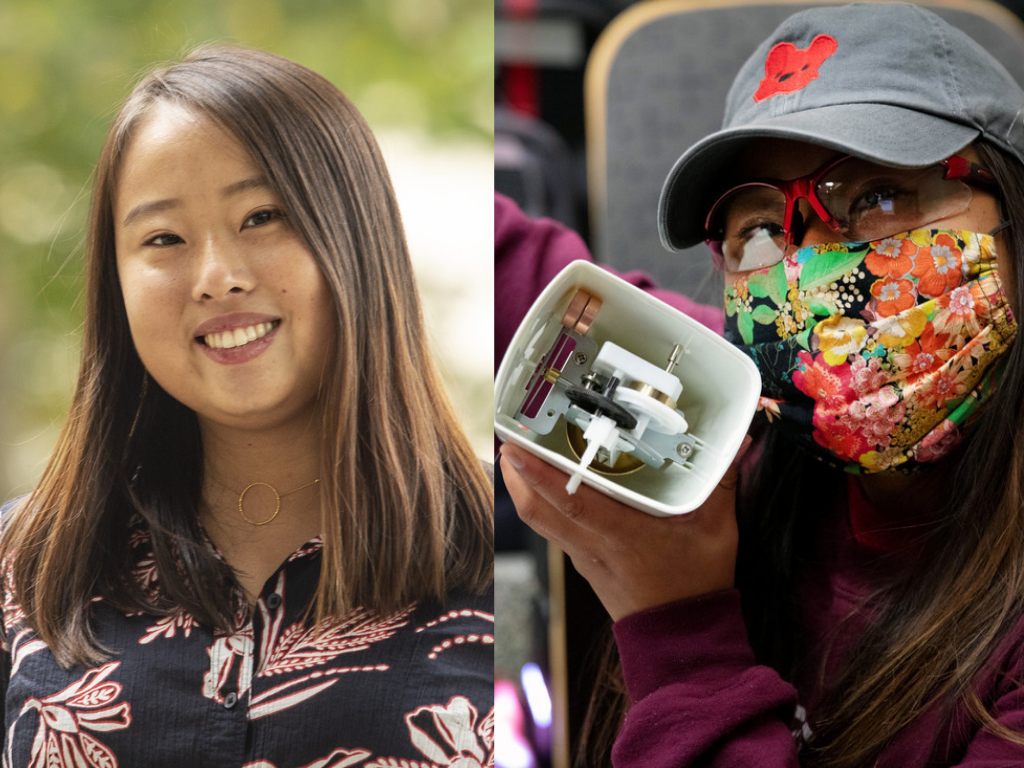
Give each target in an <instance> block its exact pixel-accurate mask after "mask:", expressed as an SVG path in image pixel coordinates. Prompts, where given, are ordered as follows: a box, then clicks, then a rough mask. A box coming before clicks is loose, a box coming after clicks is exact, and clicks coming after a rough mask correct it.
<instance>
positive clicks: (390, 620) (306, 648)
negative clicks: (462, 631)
mask: <svg viewBox="0 0 1024 768" xmlns="http://www.w3.org/2000/svg"><path fill="white" fill-rule="evenodd" d="M274 592H275V593H277V594H278V595H285V594H286V592H285V572H284V571H281V573H280V574H279V575H278V578H277V584H276V586H275V588H274ZM257 605H258V608H259V611H260V615H261V617H262V619H263V631H262V633H261V636H260V659H261V660H262V661H261V664H260V668H259V669H258V670H257V671H256V675H257V676H259V677H264V678H265V677H272V676H274V675H285V674H288V673H291V672H301V671H303V670H307V669H311V668H313V667H324V666H327V665H329V664H330V663H331V662H333V661H335V660H336V659H337V658H338V657H339V656H342V655H344V654H351V653H357V652H359V651H365V650H367V649H368V648H369V647H370V646H371V645H373V644H374V643H379V642H381V641H383V640H387V639H388V638H390V637H393V636H394V634H395V633H396V632H397V631H398V630H399V629H400V628H401V627H404V626H405V625H406V624H408V616H409V614H410V613H411V612H412V610H413V608H414V607H415V606H410V607H409V608H407V609H405V610H404V611H401V612H399V613H396V614H393V615H391V616H385V617H383V618H381V617H378V616H374V615H373V614H371V613H370V612H368V611H366V610H364V609H362V608H356V609H354V610H353V611H351V612H350V613H349V614H348V615H347V616H344V617H342V618H340V619H329V620H327V621H325V622H323V623H322V624H321V625H320V627H319V628H318V629H316V630H314V629H313V628H310V627H307V626H305V625H304V624H302V623H294V624H290V625H288V626H287V627H285V626H284V616H285V610H284V603H282V604H281V605H280V606H279V607H278V608H277V609H275V610H271V609H270V608H268V607H267V605H266V603H265V602H264V601H263V600H262V599H260V600H259V601H258V603H257ZM245 633H248V634H247V635H246V634H245ZM232 638H238V639H237V640H236V641H235V642H234V643H232ZM209 650H210V672H208V673H207V674H206V676H205V677H204V685H203V695H204V696H206V697H207V698H212V699H214V700H215V701H218V702H223V696H222V694H221V690H222V689H223V687H224V685H225V684H226V683H227V682H228V680H229V679H230V675H231V669H232V668H233V666H234V664H235V662H236V661H239V664H240V666H239V673H238V686H237V688H236V689H235V690H236V691H237V694H238V696H239V697H241V696H243V695H244V694H245V693H246V692H248V691H249V688H250V687H251V683H252V677H253V671H252V663H253V651H254V646H253V640H252V623H251V622H250V623H249V624H247V625H246V628H245V630H243V631H242V632H238V633H235V634H233V635H229V636H226V637H222V638H219V639H218V640H217V642H216V643H214V645H213V646H212V647H211V648H210V649H209ZM388 669H389V666H388V665H387V664H375V665H363V666H345V667H339V666H331V667H329V668H328V669H318V670H317V672H316V674H315V675H314V674H308V675H303V676H302V677H298V678H295V679H292V680H288V681H287V682H284V683H282V684H281V685H278V686H275V687H273V688H270V689H268V690H266V691H263V692H262V693H260V694H258V695H256V696H253V697H252V700H251V701H250V702H249V720H258V719H259V718H261V717H266V716H267V715H272V714H274V713H275V712H281V711H283V710H285V709H288V708H289V707H294V706H295V705H296V704H299V703H301V702H303V701H305V700H306V699H309V698H312V697H313V696H315V695H316V694H318V693H320V692H321V691H324V690H327V689H328V688H330V687H331V686H332V685H334V684H335V683H336V682H337V680H324V678H325V677H329V676H336V675H341V674H346V673H349V672H385V671H387V670H388Z"/></svg>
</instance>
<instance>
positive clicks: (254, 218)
mask: <svg viewBox="0 0 1024 768" xmlns="http://www.w3.org/2000/svg"><path fill="white" fill-rule="evenodd" d="M283 218H284V214H283V213H281V212H280V211H276V210H274V209H273V208H267V209H264V210H262V211H256V213H254V214H252V215H251V216H250V217H249V218H247V219H246V220H245V222H244V223H243V224H242V228H243V229H245V228H246V227H259V226H262V225H263V224H267V223H269V222H271V221H273V220H274V219H283Z"/></svg>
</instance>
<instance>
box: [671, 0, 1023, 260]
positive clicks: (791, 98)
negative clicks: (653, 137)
mask: <svg viewBox="0 0 1024 768" xmlns="http://www.w3.org/2000/svg"><path fill="white" fill-rule="evenodd" d="M1022 119H1024V91H1022V90H1021V87H1020V86H1019V85H1018V84H1017V82H1016V81H1015V80H1014V79H1013V77H1012V76H1011V75H1010V74H1009V73H1008V72H1007V71H1006V70H1005V69H1004V68H1003V66H1002V65H1001V64H1000V63H999V62H998V61H996V60H995V59H994V58H993V57H992V56H991V55H990V54H989V53H988V52H987V51H986V50H985V49H984V48H983V47H982V46H980V45H979V44H978V43H976V42H975V41H974V40H972V39H971V38H970V37H968V36H967V35H966V34H965V33H963V32H961V31H960V30H958V29H956V28H954V27H952V26H950V25H949V24H948V23H946V22H945V21H943V20H942V19H940V18H939V17H938V16H936V15H935V14H934V13H932V12H930V11H928V10H925V9H924V8H921V7H920V6H916V5H911V4H909V3H858V4H854V5H845V6H832V7H824V8H812V9H809V10H806V11H802V12H800V13H797V14H795V15H793V16H790V17H789V18H788V19H787V20H786V21H784V22H783V23H782V25H781V26H780V27H779V28H778V29H777V30H775V32H774V33H773V34H772V36H771V37H769V38H768V39H767V40H766V41H765V42H763V43H762V44H761V45H760V46H759V47H758V49H757V50H756V51H755V52H754V54H753V55H752V56H751V57H750V58H749V59H748V60H747V62H746V63H745V64H744V65H743V67H742V69H740V71H739V74H738V75H737V76H736V79H735V80H734V81H733V85H732V88H731V89H730V90H729V96H728V99H727V101H726V107H725V118H724V121H723V124H722V129H721V130H719V131H717V132H716V133H713V134H711V135H710V136H707V137H706V138H704V139H702V140H701V141H699V142H697V144H695V145H694V146H692V147H691V148H690V149H688V150H687V151H686V152H685V153H684V154H683V155H682V156H681V157H680V158H679V159H678V160H677V161H676V163H675V165H674V166H673V167H672V170H671V171H670V172H669V174H668V178H667V179H666V180H665V185H664V187H663V188H662V191H661V201H660V203H659V205H658V229H659V231H660V234H661V241H662V243H663V244H664V245H665V247H666V248H668V249H669V250H680V249H682V248H687V247H689V246H691V245H696V244H697V243H699V242H700V241H702V240H703V239H704V218H705V216H706V215H707V209H708V208H709V207H710V205H711V204H712V203H713V202H714V200H715V199H716V197H717V195H719V194H721V193H722V192H724V191H725V190H724V189H723V185H724V183H725V181H726V178H727V176H728V170H729V166H730V164H731V163H732V162H735V159H736V156H737V152H738V151H739V150H741V149H742V148H743V146H744V145H745V144H747V143H748V142H750V141H752V140H755V139H761V138H767V137H773V138H785V139H797V140H800V141H807V142H811V143H813V144H818V145H821V146H825V147H830V148H832V149H836V150H839V151H842V152H847V153H849V154H852V155H857V156H859V157H863V158H866V159H868V160H872V161H875V162H878V163H882V164H885V165H893V166H899V167H906V168H920V167H923V166H926V165H931V164H933V163H937V162H939V161H941V160H945V159H946V158H947V157H949V156H950V155H953V154H956V152H957V151H959V150H960V149H962V148H963V147H965V146H967V145H968V144H970V143H971V142H973V141H975V140H976V139H978V138H980V137H984V138H986V139H988V140H989V141H991V142H993V143H994V144H996V145H998V146H999V147H1002V148H1003V149H1005V150H1008V151H1009V152H1010V153H1012V154H1013V155H1014V156H1016V157H1017V159H1018V160H1021V161H1022V162H1024V123H1022Z"/></svg>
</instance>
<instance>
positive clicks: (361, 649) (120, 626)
mask: <svg viewBox="0 0 1024 768" xmlns="http://www.w3.org/2000/svg"><path fill="white" fill-rule="evenodd" d="M132 541H133V545H134V546H135V548H136V554H137V566H136V574H137V577H138V578H140V579H142V580H143V582H144V583H146V584H147V585H148V586H150V587H151V588H155V587H156V586H157V572H156V566H155V564H154V562H153V558H152V554H151V551H150V549H149V536H148V533H147V532H146V531H145V530H144V529H143V528H142V527H141V525H140V524H138V523H137V524H136V528H135V535H134V537H133V540H132ZM321 546H322V543H321V541H320V540H319V539H313V540H312V541H310V542H308V543H307V544H306V545H304V546H303V547H301V548H300V549H298V550H297V551H296V552H295V553H294V554H292V555H291V557H290V558H289V559H288V560H287V561H286V562H285V563H284V564H283V565H282V566H281V568H280V569H279V570H278V571H277V573H276V574H275V575H274V576H273V577H271V578H270V579H269V580H268V581H267V584H266V586H265V587H264V589H263V592H262V594H261V595H260V596H259V599H258V601H257V604H256V606H255V609H253V610H251V611H250V610H249V607H248V605H247V604H245V601H244V600H243V601H240V603H241V604H242V607H241V608H240V613H239V616H238V622H237V626H238V627H239V629H238V630H237V631H235V632H234V633H232V634H224V633H221V632H213V631H211V630H209V629H207V628H206V627H204V626H201V625H199V624H197V623H196V622H195V621H194V620H193V619H192V617H191V616H189V615H187V614H185V613H179V614H178V615H175V616H170V617H165V618H160V617H155V616H151V615H147V614H134V615H125V614H124V613H123V612H120V611H117V610H115V609H113V608H112V607H111V606H109V605H108V604H106V603H105V602H104V601H103V599H102V598H99V597H97V598H94V603H95V605H94V608H95V613H94V615H95V617H96V630H97V636H98V638H99V640H100V642H101V643H103V645H104V646H106V647H107V648H109V649H111V650H112V651H113V652H114V653H113V655H112V656H111V657H110V659H109V660H108V661H107V662H106V663H103V664H100V665H98V666H96V667H93V668H84V667H76V668H73V669H70V670H68V671H64V670H62V669H61V668H60V667H59V666H58V665H57V663H56V662H55V661H54V659H53V657H52V656H51V655H50V652H49V650H48V649H47V647H46V646H45V644H43V642H42V641H40V640H38V639H36V638H35V636H34V635H33V633H32V631H31V630H30V629H28V628H26V627H25V626H24V617H23V615H22V613H21V610H20V608H19V607H18V605H17V604H16V603H14V602H13V600H12V599H11V596H10V595H9V594H5V596H4V602H3V622H4V628H5V630H6V638H7V640H6V643H5V644H4V648H3V650H4V651H5V652H6V653H5V658H4V661H5V672H6V674H5V675H4V678H5V680H4V681H5V682H6V695H5V696H4V706H5V711H4V715H5V717H4V723H5V738H4V750H3V766H4V768H22V767H23V766H24V767H31V768H118V767H120V768H139V767H140V766H146V767H147V768H158V767H160V766H167V767H168V768H170V767H171V766H173V767H174V768H181V767H182V766H188V767H189V768H203V767H205V766H209V767H210V768H227V767H228V766H240V767H241V768H343V767H347V766H355V767H357V768H482V767H484V766H493V765H494V687H493V685H494V656H493V643H494V609H493V592H492V593H490V594H487V595H484V596H468V595H453V596H452V597H451V598H450V600H449V601H448V602H447V604H446V605H444V606H443V607H442V606H439V605H435V604H428V603H420V604H414V605H410V606H408V608H406V609H405V610H403V611H400V612H399V613H396V614H394V615H391V616H384V617H381V616H375V615H373V614H371V613H369V612H368V611H365V610H363V609H362V608H357V609H355V610H353V611H352V612H351V613H350V614H349V615H347V616H345V617H343V618H340V619H335V620H331V621H330V622H327V623H326V624H325V626H323V627H321V629H320V632H319V633H316V632H314V631H313V630H312V629H311V628H310V627H309V626H307V625H304V624H303V623H302V621H301V614H302V611H303V609H304V607H305V606H306V604H307V603H308V601H309V598H310V597H311V595H312V594H313V591H314V590H315V588H316V584H317V577H318V574H319V571H320V549H321Z"/></svg>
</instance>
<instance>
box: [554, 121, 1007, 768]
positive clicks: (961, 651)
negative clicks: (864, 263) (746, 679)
mask: <svg viewBox="0 0 1024 768" xmlns="http://www.w3.org/2000/svg"><path fill="white" fill-rule="evenodd" d="M975 146H976V148H977V149H978V154H979V156H980V163H981V165H982V166H983V167H985V168H988V169H989V170H990V171H991V172H992V173H993V174H994V175H995V177H996V181H997V183H998V186H999V189H1000V197H1001V207H1002V215H1003V220H1004V221H1007V222H1009V224H1010V226H1009V227H1008V228H1007V229H1006V230H1005V240H1006V242H1007V245H1008V246H1009V253H1008V254H1006V256H1007V257H1008V258H1006V259H1004V260H1003V261H1001V262H1000V266H1003V267H1004V269H1003V271H1002V272H1001V273H1000V277H1001V280H1002V283H1003V285H1004V287H1005V288H1007V289H1008V290H1009V293H1010V298H1011V300H1012V301H1011V308H1012V311H1013V314H1014V316H1015V317H1016V318H1020V317H1022V316H1024V310H1022V306H1024V305H1022V299H1024V269H1022V268H1021V263H1020V260H1021V259H1022V258H1024V165H1022V163H1021V162H1020V161H1019V160H1017V159H1016V158H1013V157H1010V156H1008V155H1007V154H1006V153H1005V152H1003V151H1002V150H1001V149H998V148H996V147H994V146H992V145H990V144H987V143H985V142H983V141H981V142H978V143H977V144H976V145H975ZM1022 434H1024V344H1021V343H1020V341H1019V340H1018V342H1017V343H1016V344H1014V345H1013V347H1012V348H1011V350H1010V352H1009V360H1008V361H1007V368H1006V373H1005V376H1004V378H1003V380H1002V381H1001V382H1000V384H999V387H998V389H997V392H996V394H995V396H994V397H993V398H992V400H990V401H989V403H988V405H987V406H986V407H985V408H984V409H983V411H982V413H981V416H980V417H979V419H978V421H977V422H976V423H975V424H973V425H972V426H971V431H970V433H969V439H968V440H966V441H965V444H964V446H963V448H962V450H961V451H959V452H958V453H957V454H956V455H953V456H950V457H947V458H946V459H945V460H944V461H943V463H942V464H941V465H939V467H938V468H937V469H936V470H935V471H933V472H929V473H927V474H925V473H923V472H922V474H921V476H920V477H919V480H920V485H919V486H918V490H920V489H921V486H927V485H930V486H931V487H930V488H929V489H928V498H933V497H935V498H939V499H942V500H943V504H942V506H941V507H940V508H937V509H935V510H934V522H933V523H932V524H931V525H929V526H928V527H927V528H922V539H921V542H920V543H921V546H922V547H923V552H922V554H921V556H919V557H917V558H915V559H914V562H913V563H912V564H911V565H909V566H908V567H906V568H905V569H903V570H902V572H901V573H900V574H899V576H898V578H897V579H896V580H895V581H893V582H892V583H889V584H886V585H884V586H883V587H882V588H880V589H879V590H878V591H877V592H876V593H875V594H873V595H871V596H870V597H869V598H868V600H867V605H869V606H870V615H871V616H872V621H871V623H870V626H869V627H868V628H867V630H866V632H865V634H864V635H863V636H862V637H860V638H858V641H857V643H856V646H855V648H854V650H853V651H852V653H851V654H850V656H849V658H848V659H845V660H843V661H842V666H841V667H840V669H839V671H838V673H836V674H834V675H833V676H832V677H831V678H830V679H827V680H824V675H823V673H822V672H821V670H819V671H818V676H819V678H820V679H823V681H824V683H825V688H824V694H823V696H822V700H821V701H820V702H819V703H818V704H817V705H816V706H815V709H814V711H813V712H810V713H809V715H810V717H811V719H812V721H813V726H814V728H813V732H812V734H811V737H810V738H809V740H808V742H807V744H806V745H805V747H804V749H803V751H802V752H801V755H800V762H801V765H804V766H809V767H810V766H821V767H822V768H825V766H828V768H860V767H861V766H869V765H873V764H874V762H875V760H876V759H877V758H878V757H879V755H880V754H881V753H882V752H883V750H884V749H885V748H886V746H887V745H888V744H890V743H891V742H892V741H893V739H895V738H896V737H897V735H898V734H899V733H900V731H901V730H903V729H904V728H905V727H906V726H908V725H909V724H910V723H911V722H913V721H914V720H915V719H916V718H917V717H919V716H920V715H921V714H922V713H923V712H924V711H925V710H927V709H929V708H930V707H938V708H940V710H941V712H943V713H944V715H945V716H947V717H948V716H949V715H950V713H951V712H952V709H953V707H954V705H956V704H957V703H958V702H959V703H962V704H963V705H964V706H965V707H966V708H967V711H968V712H969V713H970V714H971V715H972V716H973V717H974V719H975V720H976V722H977V723H978V724H979V725H980V726H981V727H983V728H985V729H987V730H989V731H990V732H992V733H994V734H996V735H997V736H999V737H1001V738H1004V739H1007V740H1009V741H1012V742H1015V743H1018V744H1024V734H1022V733H1019V732H1014V731H1011V730H1009V729H1007V728H1006V727H1004V726H1002V725H1000V724H999V723H998V722H996V720H995V719H994V718H993V717H992V715H991V714H990V713H989V712H988V711H987V710H986V708H985V704H984V702H982V701H980V699H979V697H978V694H977V691H976V690H975V689H974V687H973V684H974V683H975V681H976V679H977V677H978V675H979V674H981V673H982V672H983V671H985V664H986V662H987V661H988V659H989V658H990V657H991V656H992V654H993V652H994V651H995V649H996V647H997V646H998V645H999V643H1000V642H1001V641H1002V640H1004V639H1005V637H1006V635H1007V633H1008V632H1009V631H1010V630H1011V628H1012V627H1013V626H1014V625H1015V624H1016V623H1017V622H1019V621H1020V619H1021V617H1022V616H1024V443H1022V442H1021V440H1020V435H1022ZM756 439H758V440H759V441H763V442H761V445H762V450H761V452H760V459H759V461H758V462H757V464H756V466H754V467H753V468H752V471H751V472H750V473H749V475H747V476H745V477H743V478H742V479H743V482H742V483H741V487H740V501H739V504H738V514H739V523H740V552H739V556H738V558H737V586H738V587H739V589H740V591H741V593H742V595H743V610H744V618H745V621H746V626H747V630H748V632H749V635H750V640H751V644H752V645H753V647H754V651H755V655H756V657H757V661H758V663H762V664H768V665H770V666H772V667H773V668H775V669H776V670H777V671H779V673H780V674H781V675H782V676H783V677H784V678H786V679H788V680H791V681H792V680H793V679H794V678H795V677H796V674H797V671H798V669H799V668H800V666H801V664H806V663H807V662H806V658H805V657H806V654H807V653H808V652H809V650H810V649H808V648H807V647H806V646H805V644H804V642H803V638H802V637H801V636H800V633H799V626H800V621H799V619H800V612H801V609H802V606H801V604H800V602H799V586H800V583H801V580H802V579H803V578H804V575H805V572H806V567H807V565H808V563H810V562H812V561H814V560H815V557H816V553H815V546H816V543H817V536H816V533H817V530H818V527H817V526H818V524H819V521H820V520H821V517H822V506H823V505H828V504H831V503H832V500H833V499H834V498H836V496H837V494H841V493H842V492H843V489H844V475H843V473H842V472H841V471H839V470H833V469H829V468H828V467H826V466H824V465H823V464H822V463H821V462H820V461H817V460H816V459H814V458H813V457H811V456H810V455H808V454H805V453H803V451H802V450H801V449H800V448H799V447H798V446H796V445H795V444H792V443H790V442H789V441H788V440H787V439H786V438H785V437H784V436H783V435H781V434H779V433H778V431H777V430H771V429H768V430H767V431H766V432H764V433H762V434H760V435H758V436H757V438H756ZM825 514H828V512H827V511H826V513H825ZM605 642H606V643H608V644H609V645H611V644H612V643H613V639H612V638H611V633H610V632H608V636H607V638H606V639H605ZM612 647H613V646H612ZM600 675H601V677H602V678H605V679H606V680H607V681H608V682H606V683H604V684H603V686H602V685H600V684H599V685H598V686H597V687H596V688H595V690H596V691H597V694H596V695H595V698H594V700H593V701H592V702H591V703H590V709H589V712H588V723H587V725H586V727H585V729H584V736H585V738H584V739H583V743H582V744H581V749H580V752H579V754H577V755H576V760H575V763H574V764H575V765H576V766H579V768H584V766H586V768H596V766H606V765H610V764H611V761H610V751H611V744H612V741H613V738H614V733H615V731H616V730H617V729H618V727H619V725H620V723H621V721H622V717H623V714H624V713H625V710H626V708H627V707H628V706H629V702H628V698H627V695H626V693H625V690H624V688H623V687H622V686H621V685H616V684H614V681H615V680H617V679H619V678H620V676H621V670H620V669H619V668H618V660H617V658H616V657H615V656H614V655H612V656H611V657H610V658H609V659H608V661H607V662H606V663H605V665H604V668H603V670H602V672H601V673H600ZM1016 684H1018V685H1019V684H1020V681H1016Z"/></svg>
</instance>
